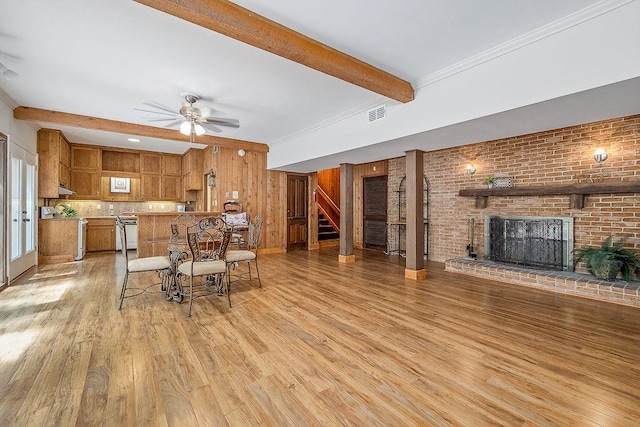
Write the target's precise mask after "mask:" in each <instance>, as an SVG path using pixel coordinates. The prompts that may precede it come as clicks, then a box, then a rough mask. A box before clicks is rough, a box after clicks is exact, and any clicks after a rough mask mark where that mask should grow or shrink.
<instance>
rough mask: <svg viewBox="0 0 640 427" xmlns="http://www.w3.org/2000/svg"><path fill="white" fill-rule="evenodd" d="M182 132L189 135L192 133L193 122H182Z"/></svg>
mask: <svg viewBox="0 0 640 427" xmlns="http://www.w3.org/2000/svg"><path fill="white" fill-rule="evenodd" d="M180 133H181V134H183V135H187V136H189V135H190V134H191V123H190V122H182V124H181V125H180Z"/></svg>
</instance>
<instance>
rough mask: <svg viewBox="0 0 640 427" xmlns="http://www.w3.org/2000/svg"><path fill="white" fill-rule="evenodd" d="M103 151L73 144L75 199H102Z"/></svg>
mask: <svg viewBox="0 0 640 427" xmlns="http://www.w3.org/2000/svg"><path fill="white" fill-rule="evenodd" d="M101 171H102V153H101V151H100V148H97V147H91V146H86V145H71V184H70V187H71V189H72V190H73V191H75V192H76V194H75V195H74V196H73V198H74V199H80V200H83V199H100V198H101V191H100V190H101V188H100V178H101Z"/></svg>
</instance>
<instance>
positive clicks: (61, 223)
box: [38, 189, 78, 264]
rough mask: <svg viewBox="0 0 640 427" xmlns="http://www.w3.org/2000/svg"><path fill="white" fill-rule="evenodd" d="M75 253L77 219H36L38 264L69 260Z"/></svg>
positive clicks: (76, 253) (76, 252)
mask: <svg viewBox="0 0 640 427" xmlns="http://www.w3.org/2000/svg"><path fill="white" fill-rule="evenodd" d="M56 191H57V189H56ZM77 255H78V220H77V219H72V218H54V219H41V220H39V221H38V264H50V263H57V262H69V261H73V260H74V259H75V257H76V256H77Z"/></svg>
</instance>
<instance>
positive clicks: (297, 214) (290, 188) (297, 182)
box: [287, 175, 308, 251]
mask: <svg viewBox="0 0 640 427" xmlns="http://www.w3.org/2000/svg"><path fill="white" fill-rule="evenodd" d="M287 180H288V184H287V251H295V250H298V249H307V243H308V233H307V230H308V215H307V212H308V210H307V201H308V200H307V187H308V177H307V176H303V175H288V176H287Z"/></svg>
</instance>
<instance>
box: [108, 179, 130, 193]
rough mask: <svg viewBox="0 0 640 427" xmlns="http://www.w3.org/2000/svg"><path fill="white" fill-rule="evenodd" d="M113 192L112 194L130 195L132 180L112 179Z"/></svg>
mask: <svg viewBox="0 0 640 427" xmlns="http://www.w3.org/2000/svg"><path fill="white" fill-rule="evenodd" d="M111 192H112V193H130V192H131V179H130V178H116V177H111Z"/></svg>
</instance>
